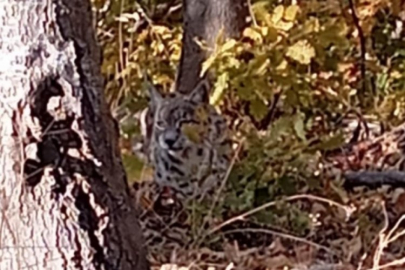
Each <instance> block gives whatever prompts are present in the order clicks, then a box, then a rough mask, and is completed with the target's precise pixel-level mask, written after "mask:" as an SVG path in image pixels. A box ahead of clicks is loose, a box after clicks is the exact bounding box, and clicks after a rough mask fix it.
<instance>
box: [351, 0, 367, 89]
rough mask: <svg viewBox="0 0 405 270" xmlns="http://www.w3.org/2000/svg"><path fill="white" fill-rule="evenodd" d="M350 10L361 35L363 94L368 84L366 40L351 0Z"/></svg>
mask: <svg viewBox="0 0 405 270" xmlns="http://www.w3.org/2000/svg"><path fill="white" fill-rule="evenodd" d="M349 8H350V11H351V14H352V19H353V23H354V26H355V27H356V29H357V32H358V34H359V42H360V72H361V81H362V91H363V94H364V93H365V92H366V90H367V84H366V38H365V36H364V32H363V29H362V28H361V25H360V20H359V17H358V16H357V12H356V7H355V5H354V3H353V0H349Z"/></svg>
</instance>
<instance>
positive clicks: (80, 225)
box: [0, 0, 148, 270]
mask: <svg viewBox="0 0 405 270" xmlns="http://www.w3.org/2000/svg"><path fill="white" fill-rule="evenodd" d="M91 20H92V19H91V7H90V3H89V1H88V0H59V1H50V0H48V1H47V0H35V1H32V0H2V1H0V59H1V64H0V121H1V125H0V167H1V170H0V269H7V270H8V269H114V270H117V269H128V270H130V269H131V270H133V269H137V270H144V269H148V265H147V262H146V259H145V250H144V247H143V246H142V243H143V239H142V237H141V232H140V228H139V225H138V221H137V219H136V215H135V212H134V207H133V205H132V201H131V199H130V196H129V189H128V185H127V183H126V176H125V172H124V170H123V166H122V164H121V159H120V156H119V149H118V147H117V136H118V131H117V129H116V127H115V126H114V122H113V120H112V118H111V116H110V114H109V112H108V109H107V106H106V104H105V101H104V96H103V81H102V78H101V75H100V59H101V57H100V56H101V54H100V50H99V48H98V46H97V44H96V40H95V35H94V30H93V29H92V27H91V26H92V21H91Z"/></svg>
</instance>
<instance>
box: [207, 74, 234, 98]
mask: <svg viewBox="0 0 405 270" xmlns="http://www.w3.org/2000/svg"><path fill="white" fill-rule="evenodd" d="M228 81H229V75H228V73H223V74H221V75H220V76H219V77H218V80H217V81H216V83H215V87H214V92H213V93H212V95H211V97H210V104H211V105H214V106H215V105H217V104H218V102H219V101H220V100H221V98H222V96H223V94H224V91H225V90H226V88H227V87H228Z"/></svg>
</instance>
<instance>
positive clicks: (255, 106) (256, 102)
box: [249, 98, 267, 121]
mask: <svg viewBox="0 0 405 270" xmlns="http://www.w3.org/2000/svg"><path fill="white" fill-rule="evenodd" d="M249 111H250V113H251V114H252V115H253V116H254V118H255V119H256V120H257V121H260V120H262V118H263V117H264V116H265V115H266V113H267V106H266V104H264V103H263V101H262V100H260V99H259V98H255V99H253V100H252V101H251V103H250V105H249Z"/></svg>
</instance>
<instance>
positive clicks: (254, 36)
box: [243, 27, 263, 44]
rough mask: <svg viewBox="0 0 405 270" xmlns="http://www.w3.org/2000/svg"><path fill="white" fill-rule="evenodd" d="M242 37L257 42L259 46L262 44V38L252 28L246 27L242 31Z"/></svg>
mask: <svg viewBox="0 0 405 270" xmlns="http://www.w3.org/2000/svg"><path fill="white" fill-rule="evenodd" d="M243 36H244V37H248V38H250V39H252V40H254V41H256V42H258V43H259V44H261V43H263V37H262V35H261V33H260V32H259V31H257V30H256V29H254V28H252V27H247V28H246V29H245V30H244V31H243Z"/></svg>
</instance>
